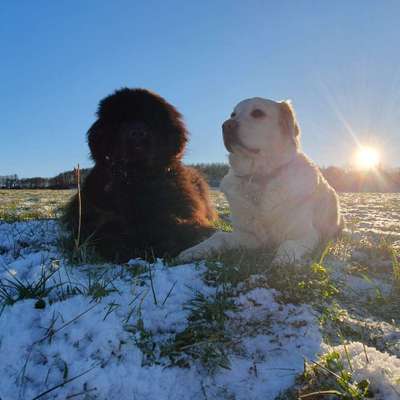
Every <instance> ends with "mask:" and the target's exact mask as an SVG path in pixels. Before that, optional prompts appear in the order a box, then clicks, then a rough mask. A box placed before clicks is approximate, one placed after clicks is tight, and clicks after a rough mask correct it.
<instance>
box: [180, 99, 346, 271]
mask: <svg viewBox="0 0 400 400" xmlns="http://www.w3.org/2000/svg"><path fill="white" fill-rule="evenodd" d="M223 131H224V142H225V146H226V147H227V149H228V150H229V152H230V154H229V163H230V169H229V172H228V174H227V175H226V176H225V177H224V178H223V180H222V182H221V190H222V191H223V192H224V193H225V195H226V197H227V199H228V202H229V205H230V209H231V216H232V226H233V232H232V233H227V232H217V233H215V234H214V235H213V236H211V237H210V238H209V239H207V240H205V241H204V242H202V243H200V244H198V245H196V246H194V247H192V248H189V249H187V250H185V251H183V252H182V253H181V254H180V255H179V259H180V260H181V261H190V260H194V259H200V258H203V257H205V256H207V255H209V254H210V253H213V252H216V251H220V250H224V249H229V248H234V247H239V246H243V247H247V248H250V249H255V248H260V247H263V246H276V248H277V252H276V256H275V259H274V262H275V263H285V262H293V261H299V260H300V259H301V258H302V257H303V256H304V255H305V254H306V253H307V252H309V251H311V250H313V249H314V248H315V247H316V246H317V244H318V243H319V242H320V241H321V240H329V239H331V238H333V237H334V236H335V235H337V234H338V233H339V232H340V230H341V228H342V227H343V219H342V217H341V215H340V209H339V203H338V198H337V195H336V193H335V191H334V189H332V187H331V186H329V184H328V183H327V182H326V180H325V179H324V178H323V176H322V174H321V172H320V171H319V169H318V167H317V166H316V165H314V164H313V163H312V162H311V161H310V160H309V159H308V158H307V156H306V155H305V154H304V153H303V152H302V151H301V149H300V144H299V136H300V130H299V127H298V124H297V121H296V118H295V115H294V111H293V109H292V106H291V104H290V103H289V102H287V101H284V102H275V101H272V100H266V99H262V98H252V99H247V100H244V101H242V102H240V103H239V104H238V105H237V106H236V107H235V109H234V112H233V113H232V115H231V118H230V119H228V120H227V121H225V123H224V125H223Z"/></svg>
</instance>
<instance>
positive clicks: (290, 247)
mask: <svg viewBox="0 0 400 400" xmlns="http://www.w3.org/2000/svg"><path fill="white" fill-rule="evenodd" d="M309 250H310V249H307V248H306V247H305V246H304V243H302V242H301V241H297V240H287V241H286V242H283V243H282V244H281V245H280V246H279V248H278V251H277V252H276V255H275V257H274V259H273V260H272V264H273V265H282V264H293V263H297V262H300V261H301V260H302V258H303V256H304V255H305V254H306V253H307V252H308V251H309Z"/></svg>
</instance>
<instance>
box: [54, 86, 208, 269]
mask: <svg viewBox="0 0 400 400" xmlns="http://www.w3.org/2000/svg"><path fill="white" fill-rule="evenodd" d="M97 117H98V119H97V121H96V122H95V123H94V124H93V125H92V126H91V128H90V129H89V131H88V134H87V135H88V143H89V148H90V152H91V156H92V159H93V160H94V162H95V165H94V167H93V169H92V170H91V171H90V173H89V175H88V176H87V178H86V180H85V182H84V183H83V185H82V190H81V198H82V200H81V209H82V218H81V242H83V241H85V240H86V239H88V238H89V240H88V242H89V243H92V245H93V246H94V247H95V250H96V252H97V253H98V254H99V255H100V256H102V257H103V258H105V259H107V260H110V261H119V262H123V261H127V260H128V259H130V258H133V257H146V256H147V257H150V256H151V257H153V256H156V257H165V256H171V257H174V256H176V255H177V254H178V253H179V252H180V251H182V250H184V249H186V248H188V247H190V246H192V245H194V244H195V243H197V242H199V241H200V240H202V239H203V238H205V237H206V236H208V235H209V234H210V233H211V232H212V231H213V228H212V222H213V220H214V219H215V212H214V210H213V207H212V205H211V202H210V200H209V193H208V185H207V183H206V182H205V181H204V179H203V178H202V177H201V176H200V175H199V174H198V173H197V172H196V171H195V170H193V169H191V168H188V167H185V166H184V165H183V164H182V162H181V159H182V155H183V151H184V148H185V144H186V142H187V131H186V129H185V126H184V124H183V122H182V117H181V115H180V113H179V112H178V111H177V110H176V109H175V108H174V107H173V106H172V105H171V104H169V103H168V102H167V101H165V100H164V99H163V98H162V97H160V96H158V95H157V94H154V93H152V92H149V91H147V90H144V89H128V88H124V89H121V90H118V91H116V92H115V93H114V94H112V95H110V96H108V97H106V98H104V99H103V100H101V101H100V104H99V108H98V111H97ZM78 220H79V205H78V196H77V195H76V196H74V197H73V198H72V200H71V202H70V203H69V204H68V205H67V208H66V209H65V212H64V215H63V218H62V221H63V222H64V224H65V225H66V227H67V229H68V230H69V231H70V232H71V234H72V236H73V237H75V238H76V235H77V230H78Z"/></svg>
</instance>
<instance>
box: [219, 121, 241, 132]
mask: <svg viewBox="0 0 400 400" xmlns="http://www.w3.org/2000/svg"><path fill="white" fill-rule="evenodd" d="M238 126H239V123H238V122H237V121H235V120H234V119H232V118H229V119H227V120H226V121H225V122H224V123H223V124H222V132H224V133H225V134H230V133H233V132H235V131H236V130H237V128H238Z"/></svg>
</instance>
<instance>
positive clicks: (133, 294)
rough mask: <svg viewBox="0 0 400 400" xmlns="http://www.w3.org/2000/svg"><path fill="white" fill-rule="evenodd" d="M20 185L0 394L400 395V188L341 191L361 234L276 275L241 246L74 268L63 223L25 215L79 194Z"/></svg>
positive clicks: (0, 341) (10, 241) (0, 253)
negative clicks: (211, 253) (205, 254)
mask: <svg viewBox="0 0 400 400" xmlns="http://www.w3.org/2000/svg"><path fill="white" fill-rule="evenodd" d="M7 193H9V195H11V194H12V195H13V196H15V197H14V198H13V199H12V201H10V199H9V198H8V200H9V203H7V204H8V206H7V207H6V206H5V199H6V198H7ZM17 193H18V191H10V192H6V191H1V193H0V195H1V196H2V197H1V199H2V202H1V204H2V205H3V208H2V209H0V212H1V213H2V214H1V216H2V217H3V220H6V221H8V222H1V221H0V279H1V281H0V399H1V400H12V399H39V398H41V399H86V400H89V399H119V400H125V399H150V400H152V399H237V400H239V399H246V400H249V399H250V400H253V399H254V400H255V399H263V400H265V399H266V400H268V399H271V400H272V399H294V398H297V393H299V395H303V396H304V395H307V394H309V393H312V392H316V391H319V392H324V391H325V392H326V391H331V392H332V396H333V397H332V398H349V399H350V398H355V399H363V398H366V396H368V395H374V396H375V397H374V398H375V399H384V400H394V399H400V328H399V324H400V304H399V300H400V299H399V297H400V267H399V258H398V255H399V253H398V250H399V248H400V195H399V194H343V195H341V202H342V207H343V211H344V213H345V216H346V219H347V221H348V225H349V231H350V233H348V234H346V235H345V236H344V237H343V238H342V239H340V240H338V242H337V243H335V244H333V245H332V246H331V247H330V248H329V249H326V251H325V253H324V254H323V257H320V255H315V257H314V259H313V260H310V262H309V263H308V264H307V265H304V266H286V267H282V270H280V271H277V270H276V269H275V270H272V269H271V268H270V266H269V263H268V260H269V255H268V254H267V253H263V252H258V253H257V254H249V253H248V252H244V251H242V252H237V253H235V254H226V255H223V256H221V258H220V259H219V260H208V261H206V262H202V263H197V264H188V265H169V266H168V265H165V264H164V263H163V262H162V260H156V261H155V262H153V263H146V262H143V261H141V260H131V262H130V263H128V264H125V265H104V264H103V265H99V264H88V263H83V264H81V265H73V264H71V263H70V262H69V261H68V258H67V257H66V256H65V254H64V253H62V251H61V249H60V243H61V242H60V231H59V226H58V224H57V222H56V221H54V220H51V219H50V220H49V219H47V220H39V219H35V220H29V221H21V220H23V219H24V218H25V217H26V218H28V217H29V216H31V217H32V210H34V213H33V215H36V216H38V217H40V216H42V217H44V216H52V215H54V214H55V213H56V211H55V210H56V209H57V207H58V206H59V205H60V204H61V203H63V202H64V201H65V199H66V198H67V193H68V196H69V195H70V194H71V192H64V196H65V197H62V194H61V193H63V192H55V191H53V192H49V193H48V195H46V196H52V193H54V196H58V197H57V199H54V198H53V199H49V198H48V197H46V199H43V195H41V194H40V192H36V191H30V193H23V192H19V193H20V194H19V195H17ZM42 193H43V192H42ZM213 195H214V200H215V203H216V205H217V208H218V210H219V212H220V214H221V215H222V217H223V218H224V220H226V221H229V217H228V212H229V211H228V209H227V205H226V202H225V200H224V198H223V196H222V195H221V194H219V193H217V192H215V193H214V194H213ZM3 200H4V202H3ZM10 204H12V206H10ZM35 205H36V209H35V208H34V207H35ZM42 206H43V207H42ZM46 207H47V208H46ZM10 210H11V211H10ZM253 253H254V252H253ZM296 378H297V385H296V386H295V379H296ZM335 393H336V394H335ZM319 396H322V395H319ZM335 396H336V397H335ZM340 396H342V397H340ZM344 396H350V397H344ZM357 396H358V397H357ZM305 398H307V397H305ZM308 398H318V397H315V396H314V397H308Z"/></svg>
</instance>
